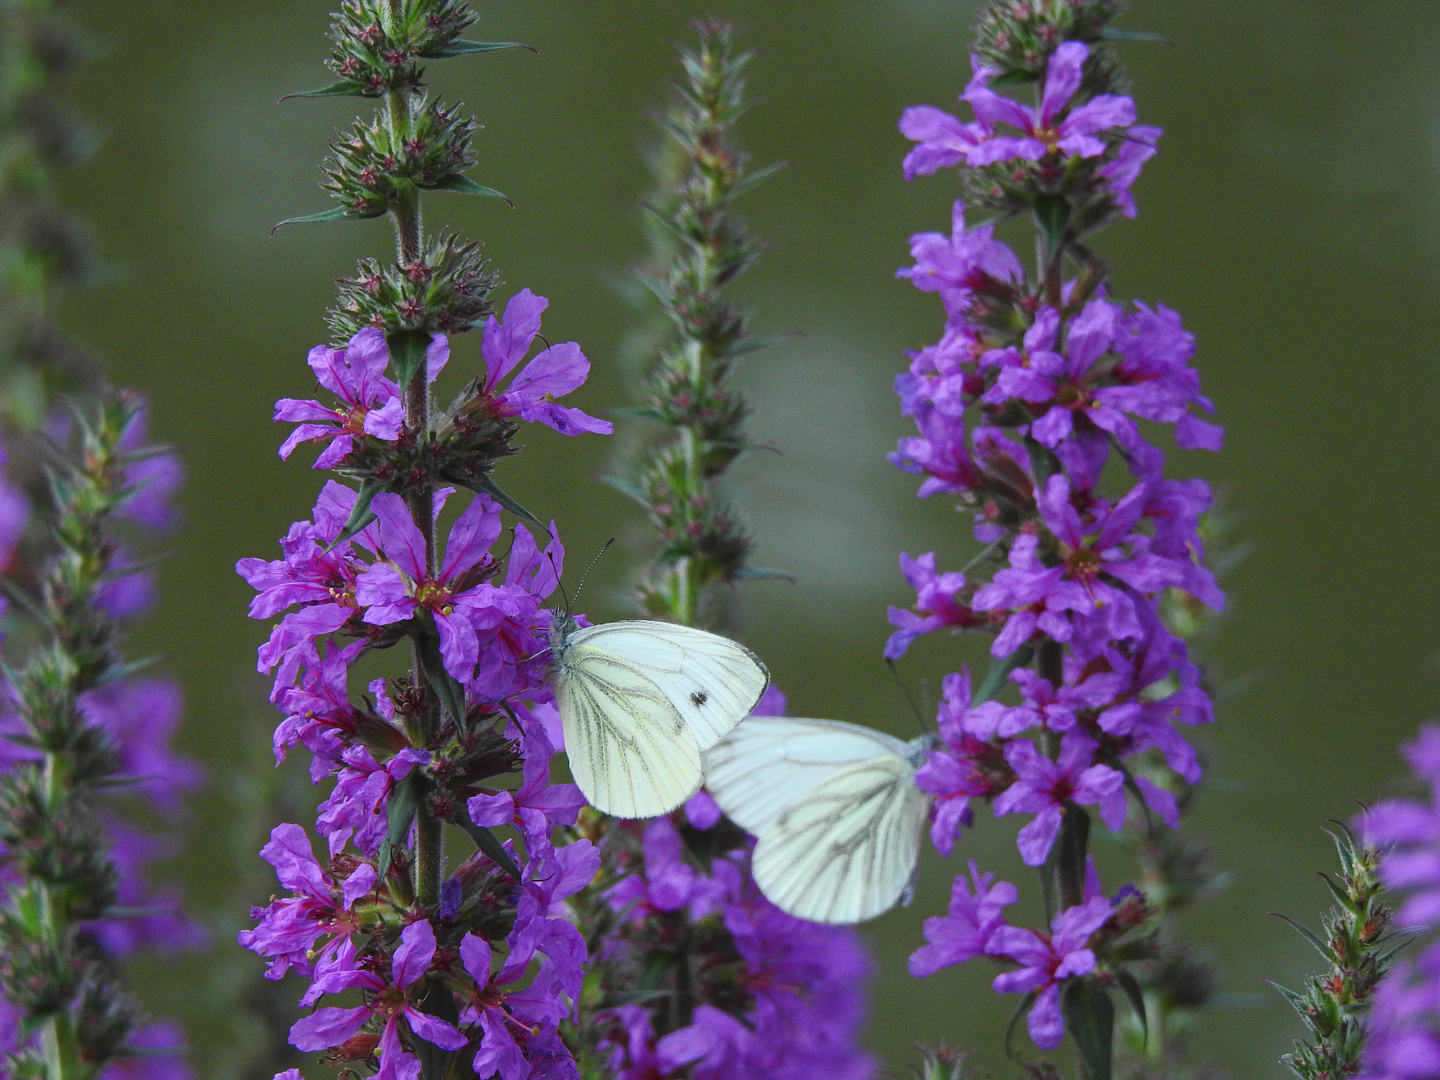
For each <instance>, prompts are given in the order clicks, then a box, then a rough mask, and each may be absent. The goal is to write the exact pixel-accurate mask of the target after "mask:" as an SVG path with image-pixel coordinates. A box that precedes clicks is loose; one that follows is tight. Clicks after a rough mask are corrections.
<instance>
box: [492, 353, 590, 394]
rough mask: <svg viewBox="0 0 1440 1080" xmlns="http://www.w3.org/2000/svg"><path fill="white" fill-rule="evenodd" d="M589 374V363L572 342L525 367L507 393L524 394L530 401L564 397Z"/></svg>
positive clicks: (541, 355) (535, 359) (539, 354)
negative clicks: (546, 396)
mask: <svg viewBox="0 0 1440 1080" xmlns="http://www.w3.org/2000/svg"><path fill="white" fill-rule="evenodd" d="M589 374H590V361H589V360H587V359H585V354H584V353H583V352H581V351H580V346H579V345H577V344H576V343H575V342H573V341H567V342H564V343H563V344H560V345H552V346H551V347H550V348H548V349H546V350H544V351H543V352H540V353H537V354H536V355H535V357H534V358H533V359H532V360H531V361H530V362H529V363H528V364H526V365H525V370H524V371H522V372H521V373H520V374H519V375H517V376H515V381H514V382H512V383H511V384H510V386H509V389H508V390H507V393H511V394H522V393H523V395H524V396H525V397H527V398H530V399H531V400H534V399H537V398H541V397H544V396H545V395H547V394H548V395H549V396H550V397H552V398H557V397H564V396H565V395H566V394H568V393H570V391H572V390H574V389H575V388H576V387H578V386H580V385H581V384H582V383H583V382H584V381H585V378H586V376H587V375H589Z"/></svg>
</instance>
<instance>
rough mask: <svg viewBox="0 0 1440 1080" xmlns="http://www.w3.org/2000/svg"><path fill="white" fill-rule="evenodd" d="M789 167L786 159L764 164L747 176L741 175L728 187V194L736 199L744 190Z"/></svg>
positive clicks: (754, 186)
mask: <svg viewBox="0 0 1440 1080" xmlns="http://www.w3.org/2000/svg"><path fill="white" fill-rule="evenodd" d="M789 167H790V163H789V162H788V161H777V162H774V163H773V164H771V165H766V166H765V167H764V168H763V169H756V170H755V171H754V172H752V173H750V174H749V175H748V176H744V177H741V179H740V182H739V183H737V184H736V185H735V186H734V187H732V188H731V189H730V191H729V192H728V195H729V197H730V198H732V199H738V198H739V197H740V196H741V195H744V194H745V193H746V192H749V191H753V190H755V189H756V188H757V187H759V186H760V185H761V184H763V183H764V182H765V181H766V180H769V179H770V178H771V177H772V176H774V175H775V174H776V173H778V172H779V171H780V170H781V169H788V168H789Z"/></svg>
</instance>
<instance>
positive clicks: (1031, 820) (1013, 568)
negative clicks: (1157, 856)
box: [886, 0, 1223, 1080]
mask: <svg viewBox="0 0 1440 1080" xmlns="http://www.w3.org/2000/svg"><path fill="white" fill-rule="evenodd" d="M1116 10H1117V5H1116V4H1115V3H1113V2H1112V0H1065V2H1062V0H1041V2H1029V0H1027V2H1023V3H1022V2H1017V0H997V2H995V3H992V4H991V5H990V7H989V8H988V9H987V11H986V12H985V13H984V14H982V16H981V18H980V22H979V29H978V35H977V43H976V46H975V50H974V55H973V56H972V57H971V67H972V72H973V74H972V77H971V80H970V82H969V84H968V85H967V86H966V87H965V90H964V92H963V94H962V95H961V105H962V108H963V109H964V111H965V113H967V114H968V116H966V115H961V116H956V115H952V114H950V113H947V112H943V111H941V110H938V109H935V108H930V107H928V106H921V107H915V108H911V109H907V110H906V111H905V113H904V116H903V117H902V119H901V122H900V128H901V131H902V133H903V134H905V135H906V136H907V137H909V138H910V139H911V140H912V141H914V142H915V143H916V146H915V147H914V149H912V150H911V151H910V153H909V155H908V156H907V157H906V160H905V174H906V176H907V178H910V179H913V178H915V177H918V176H921V175H927V174H931V173H934V172H937V171H939V170H941V169H951V168H954V169H956V170H957V171H958V172H959V174H960V179H961V183H962V188H963V191H964V193H965V197H964V199H963V200H962V201H959V202H957V203H956V204H955V210H954V215H953V219H952V222H951V227H950V231H949V235H945V234H941V233H921V234H919V235H917V236H915V237H913V238H912V240H911V254H912V257H913V260H914V262H913V265H911V266H909V267H906V268H904V269H902V270H901V271H900V272H899V276H900V277H902V278H904V279H908V280H909V281H910V282H911V284H913V285H914V286H916V287H917V288H919V289H921V290H922V291H926V292H934V293H937V294H938V296H939V298H940V300H941V303H942V304H943V306H944V310H945V316H946V323H945V328H944V332H943V335H942V336H941V338H940V340H939V341H938V342H937V343H935V344H933V345H927V346H925V347H924V348H921V349H919V350H917V351H915V352H913V353H912V354H911V364H910V367H909V370H908V371H907V372H905V373H904V374H902V375H900V376H899V378H898V379H897V380H896V391H897V393H898V394H899V396H900V399H901V403H902V409H903V411H904V413H905V414H906V415H907V416H910V417H912V418H913V419H914V421H915V424H916V427H917V429H918V434H917V435H916V436H914V437H910V438H906V439H903V440H901V442H900V445H899V446H898V448H897V449H896V451H895V452H894V454H892V455H891V460H892V461H893V462H894V463H895V464H896V465H897V466H898V467H899V468H901V469H903V470H905V471H907V472H910V473H913V474H915V475H917V476H919V477H921V478H922V479H921V487H920V495H921V497H933V496H937V495H945V496H947V497H950V498H953V499H955V500H956V502H957V503H958V504H959V506H960V508H961V509H963V510H965V511H967V512H969V513H970V514H971V515H972V517H973V521H974V525H973V532H974V536H975V539H976V541H978V542H979V543H980V544H981V545H983V546H982V548H981V550H980V552H979V554H978V555H976V556H975V557H974V558H973V559H971V560H970V562H969V564H968V565H966V566H964V567H963V568H962V567H959V566H954V565H952V566H947V565H946V563H947V562H948V561H949V560H947V559H946V558H945V557H944V556H943V555H941V554H937V553H927V554H924V555H920V556H917V557H912V556H909V555H907V556H903V557H902V564H901V566H902V570H903V571H904V573H905V576H906V579H907V580H908V581H909V582H910V583H911V585H912V586H913V587H914V588H915V589H916V595H917V601H916V604H915V606H914V608H913V609H910V610H892V612H891V622H892V624H893V625H894V627H895V633H894V634H893V635H892V637H891V639H890V641H889V643H888V645H887V648H886V653H887V655H888V656H890V657H891V658H895V657H898V656H900V655H901V654H903V653H904V652H905V651H906V649H907V648H908V646H909V645H910V643H911V642H912V641H913V640H914V639H915V638H916V637H917V636H919V635H921V634H926V633H933V632H935V631H937V630H940V629H943V628H950V629H951V630H952V632H953V631H958V630H980V631H984V632H989V633H992V634H994V640H993V642H992V645H991V649H990V652H991V656H992V660H991V664H990V668H989V672H988V674H987V675H986V676H985V678H984V679H983V680H980V682H979V685H974V684H973V683H972V681H971V678H970V676H969V673H968V672H967V671H965V670H963V669H962V670H961V671H960V672H957V673H954V674H952V675H949V676H947V677H946V679H945V684H944V689H945V694H944V699H943V701H942V703H941V706H940V713H939V717H938V722H939V728H940V740H939V744H938V746H937V747H936V749H935V750H934V752H933V753H932V755H931V758H930V760H929V761H928V763H927V764H926V765H925V766H924V767H923V768H922V769H921V770H920V773H919V775H918V777H917V783H919V785H920V786H921V787H922V788H923V789H924V790H926V791H928V792H930V793H931V794H932V795H934V797H935V810H934V815H933V826H932V830H931V838H932V840H933V842H934V844H935V846H936V847H937V848H938V849H939V850H940V851H942V852H943V853H948V852H949V851H950V850H951V849H952V847H953V846H954V844H955V842H956V839H957V838H958V837H959V835H960V834H961V832H962V831H963V829H964V828H966V827H968V826H969V825H970V824H971V823H972V819H973V814H974V810H975V804H976V803H977V802H989V803H991V805H992V808H993V811H994V813H995V814H996V815H1001V814H1014V813H1018V814H1021V815H1024V816H1025V818H1026V819H1027V820H1026V822H1025V824H1024V825H1023V827H1022V828H1021V830H1020V837H1019V848H1020V854H1021V856H1022V858H1023V861H1024V862H1025V863H1026V864H1028V865H1031V866H1036V867H1038V868H1040V873H1041V883H1042V893H1043V898H1044V901H1045V906H1046V909H1047V912H1048V916H1047V919H1048V926H1046V927H1043V928H1040V929H1028V928H1021V927H1015V926H1010V925H1008V923H1007V922H1006V920H1005V918H1004V913H1003V912H1002V911H1001V908H1002V906H1003V905H1005V904H1007V903H1009V902H1010V901H1012V900H1014V899H1015V898H1016V896H1017V895H1018V892H1017V890H1016V889H1015V887H1014V886H1013V885H1010V884H1008V883H1006V882H996V881H995V880H994V879H993V877H992V876H991V875H989V874H982V873H981V872H980V871H979V870H978V869H977V868H974V867H973V866H972V868H971V872H970V877H969V878H968V879H962V880H958V881H957V882H956V887H955V894H954V897H953V899H952V903H951V908H950V912H949V913H948V914H947V915H945V916H943V917H939V918H932V919H929V920H927V923H926V926H925V937H926V940H927V942H928V944H927V945H926V946H925V947H923V948H922V949H920V950H919V951H918V952H916V953H915V955H914V956H913V957H912V960H911V967H912V971H913V972H914V973H915V974H917V975H921V976H924V975H928V974H930V973H932V972H934V971H936V970H938V969H939V968H941V967H944V966H947V965H950V964H955V963H961V962H964V961H966V960H970V959H974V958H978V957H981V956H984V957H987V958H989V959H990V960H992V961H994V962H997V963H999V964H1000V965H1001V967H1002V968H1003V969H1004V970H1003V971H1002V973H1001V974H1000V975H999V976H997V977H996V979H995V981H994V986H995V989H996V990H997V991H999V992H1001V993H1013V994H1017V995H1022V999H1021V1003H1020V1009H1021V1010H1022V1011H1023V1012H1025V1013H1026V1016H1027V1027H1028V1031H1029V1034H1030V1038H1031V1040H1032V1041H1033V1042H1034V1044H1035V1045H1036V1046H1038V1047H1039V1048H1041V1049H1042V1050H1047V1051H1048V1050H1054V1049H1056V1048H1057V1047H1059V1046H1060V1045H1061V1043H1062V1042H1063V1041H1064V1039H1065V1037H1066V1035H1067V1034H1068V1035H1069V1036H1070V1038H1071V1039H1072V1041H1073V1043H1074V1046H1075V1048H1076V1051H1077V1054H1078V1057H1079V1060H1080V1062H1081V1063H1082V1066H1083V1069H1084V1072H1085V1074H1086V1075H1087V1076H1089V1077H1090V1078H1091V1080H1108V1078H1109V1077H1110V1075H1111V1070H1112V1043H1113V1028H1114V1014H1115V1006H1114V1003H1113V1001H1112V991H1114V990H1121V991H1123V992H1124V994H1125V996H1126V997H1128V998H1129V999H1130V1000H1131V1001H1132V1003H1134V1005H1135V1006H1136V1007H1137V1008H1142V1007H1143V1006H1142V1001H1143V998H1142V994H1141V988H1140V985H1139V983H1138V981H1137V979H1136V976H1135V974H1134V973H1133V972H1132V970H1131V967H1132V966H1133V965H1134V964H1135V963H1136V962H1139V961H1144V960H1147V959H1151V958H1153V957H1154V956H1155V954H1156V948H1157V946H1156V927H1157V923H1158V919H1157V913H1156V910H1155V909H1154V907H1153V906H1152V905H1151V903H1150V902H1149V901H1148V899H1147V898H1146V896H1145V895H1144V894H1143V893H1141V892H1139V891H1138V890H1136V889H1135V888H1133V887H1130V886H1126V887H1125V888H1123V889H1121V890H1119V891H1118V892H1115V893H1113V894H1111V895H1109V896H1107V895H1106V893H1104V892H1103V891H1102V889H1101V886H1100V882H1099V881H1098V878H1097V876H1096V874H1095V872H1094V867H1093V864H1092V863H1091V862H1090V859H1089V856H1088V841H1089V830H1090V824H1091V813H1092V810H1091V809H1089V808H1091V807H1093V808H1094V809H1093V812H1094V813H1098V814H1099V816H1100V819H1101V821H1102V822H1103V823H1104V824H1105V825H1106V826H1107V827H1108V828H1110V829H1111V830H1119V829H1121V828H1122V827H1124V826H1125V825H1126V823H1127V821H1129V822H1140V821H1143V822H1144V823H1145V825H1144V827H1145V829H1147V830H1152V831H1153V830H1159V829H1162V828H1166V827H1169V828H1173V827H1175V826H1176V824H1177V823H1178V806H1177V799H1176V796H1175V793H1174V792H1175V790H1176V789H1177V787H1183V785H1184V784H1194V783H1195V782H1196V781H1198V780H1199V778H1200V772H1201V770H1200V765H1199V761H1198V758H1197V755H1196V753H1195V751H1194V749H1193V748H1192V747H1191V746H1190V744H1189V743H1188V742H1187V741H1186V739H1185V738H1184V737H1183V736H1182V734H1181V732H1180V727H1181V726H1185V725H1193V724H1199V723H1206V722H1209V721H1210V720H1211V719H1212V710H1211V704H1210V701H1209V698H1208V696H1207V694H1206V692H1205V690H1204V688H1203V686H1202V683H1201V679H1200V674H1199V670H1198V668H1197V667H1196V666H1195V665H1194V663H1193V662H1192V661H1191V659H1190V657H1189V654H1188V651H1187V648H1186V645H1185V643H1184V642H1183V640H1182V639H1181V638H1179V637H1177V636H1176V635H1175V634H1174V633H1172V631H1171V630H1170V629H1168V628H1167V626H1166V623H1165V620H1164V619H1163V618H1162V617H1161V604H1162V602H1165V601H1166V598H1167V596H1171V595H1183V596H1185V597H1188V598H1190V599H1191V600H1192V601H1198V602H1200V603H1203V604H1205V605H1208V606H1209V607H1211V608H1216V609H1218V608H1219V607H1221V606H1222V604H1223V597H1222V595H1221V593H1220V590H1219V588H1218V587H1217V585H1216V584H1215V580H1214V577H1213V575H1212V573H1211V572H1210V570H1209V569H1207V568H1206V566H1205V563H1204V557H1205V550H1204V545H1203V542H1202V539H1201V534H1200V529H1199V522H1200V519H1201V517H1202V515H1203V514H1205V513H1206V511H1207V510H1209V508H1210V503H1211V496H1210V491H1209V488H1208V486H1207V485H1205V484H1204V482H1203V481H1199V480H1175V479H1171V478H1170V477H1169V476H1167V473H1166V467H1165V457H1164V453H1163V451H1162V449H1161V448H1160V446H1158V445H1156V443H1155V441H1154V440H1155V437H1156V435H1157V434H1162V432H1161V430H1160V429H1162V428H1164V427H1168V428H1169V429H1170V430H1169V436H1170V437H1171V438H1173V440H1174V442H1175V444H1176V445H1178V446H1179V447H1181V448H1185V449H1194V448H1203V449H1209V450H1218V449H1219V447H1220V429H1219V428H1218V427H1216V426H1215V425H1213V424H1211V423H1210V422H1209V421H1207V420H1205V419H1204V418H1203V415H1204V414H1207V413H1209V412H1210V411H1211V405H1210V402H1209V401H1208V400H1207V399H1205V398H1204V397H1203V396H1202V395H1201V393H1200V388H1199V380H1198V376H1197V375H1196V373H1195V372H1194V370H1193V369H1192V368H1191V367H1190V366H1189V361H1190V359H1191V357H1192V355H1193V353H1194V341H1193V339H1192V337H1191V335H1190V334H1189V333H1188V332H1187V331H1186V330H1185V329H1184V327H1183V325H1182V324H1181V321H1180V317H1179V316H1178V315H1177V314H1176V313H1175V312H1173V311H1171V310H1169V309H1168V308H1166V307H1164V306H1155V307H1150V306H1147V305H1146V304H1143V303H1140V302H1134V303H1125V302H1123V301H1121V300H1119V299H1117V298H1115V297H1113V296H1112V295H1111V293H1110V290H1109V287H1108V284H1107V268H1106V266H1105V263H1104V262H1103V260H1102V259H1101V258H1100V256H1099V255H1098V254H1097V253H1096V251H1095V250H1094V249H1093V247H1092V246H1091V245H1092V237H1093V235H1094V234H1095V233H1096V232H1097V231H1098V230H1099V229H1101V228H1103V227H1104V226H1106V225H1109V224H1111V223H1112V222H1114V221H1116V220H1118V219H1120V218H1121V217H1122V216H1133V214H1134V212H1135V204H1134V201H1133V198H1132V195H1131V191H1130V189H1131V186H1132V185H1133V184H1134V182H1135V181H1136V179H1137V177H1138V175H1139V172H1140V167H1141V166H1142V165H1143V164H1144V162H1145V161H1146V160H1147V159H1148V158H1150V157H1151V156H1153V154H1154V153H1155V151H1156V143H1157V140H1158V138H1159V134H1160V133H1159V131H1158V129H1155V128H1151V127H1146V126H1142V125H1137V124H1136V122H1135V121H1136V110H1135V104H1134V102H1133V100H1132V99H1131V98H1130V97H1128V96H1125V95H1124V94H1123V93H1122V92H1121V82H1120V76H1119V72H1118V68H1117V65H1116V62H1115V58H1114V56H1113V54H1112V47H1111V46H1110V45H1109V44H1108V43H1107V42H1108V41H1109V40H1110V39H1111V37H1112V35H1111V34H1110V32H1109V30H1108V24H1109V21H1110V19H1111V18H1112V17H1113V16H1114V15H1115V14H1116ZM1023 98H1029V101H1026V100H1022V99H1023ZM987 215H988V217H987ZM1022 216H1023V217H1028V218H1029V219H1030V220H1031V221H1032V222H1033V224H1034V227H1035V232H1036V257H1035V262H1034V264H1033V266H1031V267H1030V268H1028V269H1027V268H1026V267H1025V265H1024V264H1023V263H1022V261H1021V259H1020V258H1019V257H1018V255H1017V254H1016V253H1015V252H1014V251H1013V250H1012V249H1011V248H1010V247H1009V246H1008V245H1006V244H1005V243H1003V242H1002V241H1001V240H1000V239H998V238H997V235H996V231H995V228H996V225H997V224H998V223H999V222H1001V221H1004V220H1006V219H1009V218H1015V217H1022ZM1142 422H1143V423H1142ZM1002 693H1003V696H1001V695H1002Z"/></svg>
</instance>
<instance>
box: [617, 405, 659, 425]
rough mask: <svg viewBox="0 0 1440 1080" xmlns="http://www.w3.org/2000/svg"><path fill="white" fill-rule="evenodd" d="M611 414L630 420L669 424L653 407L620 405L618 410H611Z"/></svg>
mask: <svg viewBox="0 0 1440 1080" xmlns="http://www.w3.org/2000/svg"><path fill="white" fill-rule="evenodd" d="M611 412H613V413H614V414H615V415H616V416H623V417H626V418H627V419H630V420H650V421H653V422H654V423H656V424H668V423H670V419H669V417H667V416H666V415H665V414H664V413H663V412H661V411H660V410H659V409H657V408H655V406H653V405H621V406H620V407H619V408H618V409H612V410H611Z"/></svg>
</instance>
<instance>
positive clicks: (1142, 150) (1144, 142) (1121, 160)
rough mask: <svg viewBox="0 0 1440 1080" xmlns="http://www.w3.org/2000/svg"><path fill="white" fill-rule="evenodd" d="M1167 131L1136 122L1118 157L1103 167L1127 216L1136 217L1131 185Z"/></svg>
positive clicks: (1104, 175) (1127, 134) (1103, 172)
mask: <svg viewBox="0 0 1440 1080" xmlns="http://www.w3.org/2000/svg"><path fill="white" fill-rule="evenodd" d="M1162 134H1164V133H1163V132H1162V131H1161V129H1160V128H1158V127H1150V126H1149V125H1146V124H1137V125H1135V126H1134V127H1132V128H1131V129H1130V130H1129V131H1127V132H1126V133H1125V141H1124V142H1123V143H1121V144H1120V151H1119V153H1117V154H1116V155H1115V160H1114V161H1112V162H1110V163H1109V164H1107V165H1102V166H1101V167H1100V175H1101V176H1103V177H1104V178H1105V179H1106V180H1107V181H1109V183H1110V196H1111V198H1113V199H1114V200H1115V205H1116V206H1118V207H1119V208H1120V212H1121V213H1122V214H1124V215H1125V216H1126V217H1127V218H1133V217H1134V216H1135V199H1134V197H1133V196H1131V194H1130V188H1131V187H1132V186H1133V185H1134V183H1135V181H1136V180H1138V179H1139V178H1140V169H1141V168H1142V167H1143V166H1144V164H1145V162H1147V161H1149V160H1150V159H1151V158H1152V157H1154V156H1155V155H1156V153H1158V151H1157V149H1156V146H1155V144H1156V143H1158V142H1159V141H1160V136H1161V135H1162Z"/></svg>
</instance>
